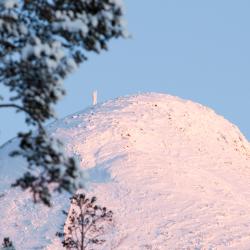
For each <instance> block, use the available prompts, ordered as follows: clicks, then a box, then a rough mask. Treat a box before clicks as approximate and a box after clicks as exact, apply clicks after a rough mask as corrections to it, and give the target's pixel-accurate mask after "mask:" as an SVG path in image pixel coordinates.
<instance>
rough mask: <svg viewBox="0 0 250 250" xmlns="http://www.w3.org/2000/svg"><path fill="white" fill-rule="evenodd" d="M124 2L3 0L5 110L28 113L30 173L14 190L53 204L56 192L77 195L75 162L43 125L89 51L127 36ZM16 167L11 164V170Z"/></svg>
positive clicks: (22, 145)
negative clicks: (8, 94) (8, 93)
mask: <svg viewBox="0 0 250 250" xmlns="http://www.w3.org/2000/svg"><path fill="white" fill-rule="evenodd" d="M122 19H123V9H122V6H121V3H120V1H119V0H77V1H72V0H36V1H32V0H2V1H0V84H2V85H4V86H5V87H7V88H8V89H9V91H10V97H3V96H0V108H13V109H15V110H16V111H17V112H23V113H24V114H25V122H26V123H27V125H28V126H29V127H30V131H29V132H20V133H19V134H18V138H19V149H18V150H16V151H15V152H12V156H17V155H20V156H22V157H24V158H25V159H26V160H27V162H28V168H27V172H26V173H25V174H24V175H23V176H22V177H21V178H20V179H18V180H17V181H16V182H15V183H14V184H13V186H20V187H21V188H22V189H25V190H26V189H27V190H29V191H31V193H32V194H33V198H34V201H35V202H43V203H44V204H46V205H50V199H51V192H52V191H59V192H61V191H63V190H66V191H69V192H73V191H74V190H75V189H76V188H77V187H76V182H75V180H76V178H77V176H78V175H79V174H78V169H77V166H76V162H75V161H74V159H73V158H69V157H66V156H65V155H64V154H63V152H62V151H61V146H60V145H61V143H60V142H59V141H57V140H55V139H52V138H51V137H50V136H49V135H48V133H47V132H46V130H45V128H44V123H45V122H46V121H48V120H49V119H51V118H54V117H55V114H54V105H55V104H56V103H57V102H58V100H59V98H60V97H61V96H62V95H64V94H65V91H64V89H63V87H62V84H63V81H64V79H65V78H66V77H67V76H68V75H69V74H70V73H71V72H72V71H73V70H74V69H75V68H77V67H78V66H79V64H81V63H82V62H84V61H86V60H87V53H88V52H96V53H100V52H101V51H102V50H106V49H107V44H108V42H109V41H110V39H112V38H119V37H123V36H124V27H123V20H122ZM10 167H11V166H10Z"/></svg>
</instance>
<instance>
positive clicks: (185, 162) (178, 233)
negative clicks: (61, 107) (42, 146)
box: [0, 93, 250, 250]
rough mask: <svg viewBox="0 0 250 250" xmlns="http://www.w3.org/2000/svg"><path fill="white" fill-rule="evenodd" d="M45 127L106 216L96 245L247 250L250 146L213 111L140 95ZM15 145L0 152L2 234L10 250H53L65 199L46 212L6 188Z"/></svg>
mask: <svg viewBox="0 0 250 250" xmlns="http://www.w3.org/2000/svg"><path fill="white" fill-rule="evenodd" d="M48 130H49V131H50V132H51V133H52V134H53V135H54V136H56V137H58V138H60V139H62V140H63V141H64V142H65V149H66V151H67V152H68V153H69V154H73V155H75V156H76V157H77V159H79V162H80V165H81V167H82V168H83V169H85V172H86V176H87V179H88V182H87V188H88V192H89V193H90V194H94V195H96V196H97V198H98V201H99V203H100V204H102V205H106V206H107V207H108V208H110V209H112V210H113V212H114V224H113V226H112V228H109V230H108V231H107V244H106V245H105V247H103V248H101V249H107V250H109V249H120V250H127V249H131V250H133V249H134V250H136V249H154V250H156V249H162V250H163V249H164V250H165V249H249V246H250V234H249V232H250V181H249V180H250V145H249V142H248V141H247V140H246V139H245V138H244V136H243V135H242V134H241V133H240V131H239V129H238V128H237V127H236V126H234V125H232V124H231V123H230V122H228V121H227V120H225V119H224V118H223V117H221V116H219V115H217V114H216V113H215V112H214V111H212V110H211V109H208V108H206V107H204V106H202V105H199V104H196V103H193V102H191V101H185V100H182V99H179V98H177V97H173V96H168V95H165V94H157V93H149V94H140V95H135V96H128V97H122V98H118V99H115V100H111V101H108V102H105V103H103V104H98V105H96V106H94V107H91V108H89V109H88V110H85V111H83V112H79V113H76V114H74V115H71V116H68V117H66V118H64V119H62V120H59V121H57V122H55V123H53V124H51V125H50V126H49V127H48ZM13 147H15V142H12V143H10V144H8V145H6V146H5V147H4V148H3V149H1V150H0V165H1V168H0V191H1V192H7V193H9V196H7V195H6V196H5V197H3V198H1V199H0V212H1V214H2V215H3V216H2V217H1V219H0V223H1V225H5V229H4V231H3V230H0V238H1V237H4V236H9V237H11V238H12V239H13V241H15V242H17V246H18V247H19V248H18V247H17V250H18V249H27V250H29V249H35V247H38V248H37V249H61V248H60V244H59V241H58V239H57V238H56V237H55V232H56V231H57V230H58V229H57V227H58V226H60V224H61V223H62V217H61V216H60V210H61V209H62V208H65V207H66V208H67V206H68V201H67V199H68V197H67V196H66V195H64V196H58V197H56V198H55V201H54V207H53V209H52V210H48V209H47V208H44V207H43V206H40V205H39V206H34V205H33V204H32V202H31V201H30V198H29V195H28V194H27V193H23V192H20V191H19V190H17V189H9V187H8V185H9V184H10V183H11V181H13V172H15V174H16V173H18V172H19V168H20V165H21V166H24V163H23V162H21V160H20V159H12V158H9V157H8V156H7V152H9V151H10V150H11V149H12V148H13ZM9 166H11V168H12V169H10V168H9ZM10 195H11V196H10ZM52 222H53V223H52ZM30 238H32V240H29V239H30ZM0 240H1V239H0ZM39 247H40V248H39Z"/></svg>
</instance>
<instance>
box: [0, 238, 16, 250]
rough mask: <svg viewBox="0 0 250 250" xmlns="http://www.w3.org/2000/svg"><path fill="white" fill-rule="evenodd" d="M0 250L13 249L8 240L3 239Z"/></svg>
mask: <svg viewBox="0 0 250 250" xmlns="http://www.w3.org/2000/svg"><path fill="white" fill-rule="evenodd" d="M1 250H15V247H14V246H13V243H12V241H11V240H10V238H8V237H7V238H4V239H3V243H2V247H1Z"/></svg>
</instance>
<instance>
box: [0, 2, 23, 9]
mask: <svg viewBox="0 0 250 250" xmlns="http://www.w3.org/2000/svg"><path fill="white" fill-rule="evenodd" d="M1 4H3V6H4V7H5V8H6V9H13V8H14V7H17V6H18V5H19V3H18V0H2V3H1Z"/></svg>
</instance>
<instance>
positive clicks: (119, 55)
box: [0, 0, 250, 144]
mask: <svg viewBox="0 0 250 250" xmlns="http://www.w3.org/2000/svg"><path fill="white" fill-rule="evenodd" d="M124 2H125V7H126V20H127V23H128V30H129V32H130V33H131V34H132V38H131V39H127V40H121V39H120V40H114V41H112V42H111V43H110V49H109V51H108V52H104V53H102V54H100V55H94V54H91V55H89V61H88V62H86V63H84V64H83V65H82V66H81V67H80V69H78V70H77V71H76V72H75V73H73V74H72V76H70V77H69V78H68V79H67V81H66V82H65V87H66V90H67V96H66V97H65V98H64V99H63V100H61V102H60V103H59V105H58V106H57V114H58V117H59V118H60V117H64V116H66V115H69V114H71V113H74V112H77V111H80V110H83V109H84V108H86V107H87V106H89V105H90V104H91V93H92V91H93V90H95V89H96V90H97V91H98V101H99V102H100V101H105V100H108V99H110V98H115V97H118V96H123V95H128V94H133V93H138V92H151V91H153V92H162V93H168V94H172V95H177V96H180V97H182V98H185V99H191V100H193V101H196V102H199V103H201V104H203V105H206V106H209V107H211V108H213V109H214V110H215V111H216V112H217V113H219V114H221V115H223V116H224V117H225V118H227V119H228V120H230V121H231V122H233V123H234V124H236V125H237V126H238V127H239V128H240V129H241V131H242V132H243V133H244V134H245V136H246V137H247V138H248V139H249V138H250V14H249V13H250V1H249V0H237V1H236V0H209V1H201V0H188V1H187V0H171V1H168V0H151V1H150V0H125V1H124ZM0 92H3V90H1V88H0ZM0 117H1V119H0V121H1V126H0V144H1V143H3V142H4V141H6V140H7V139H10V138H11V137H13V136H15V134H16V132H17V131H18V130H20V129H24V128H25V125H24V124H23V123H22V116H20V115H19V116H18V117H17V116H16V115H14V114H13V113H11V111H10V110H8V111H0Z"/></svg>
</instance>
